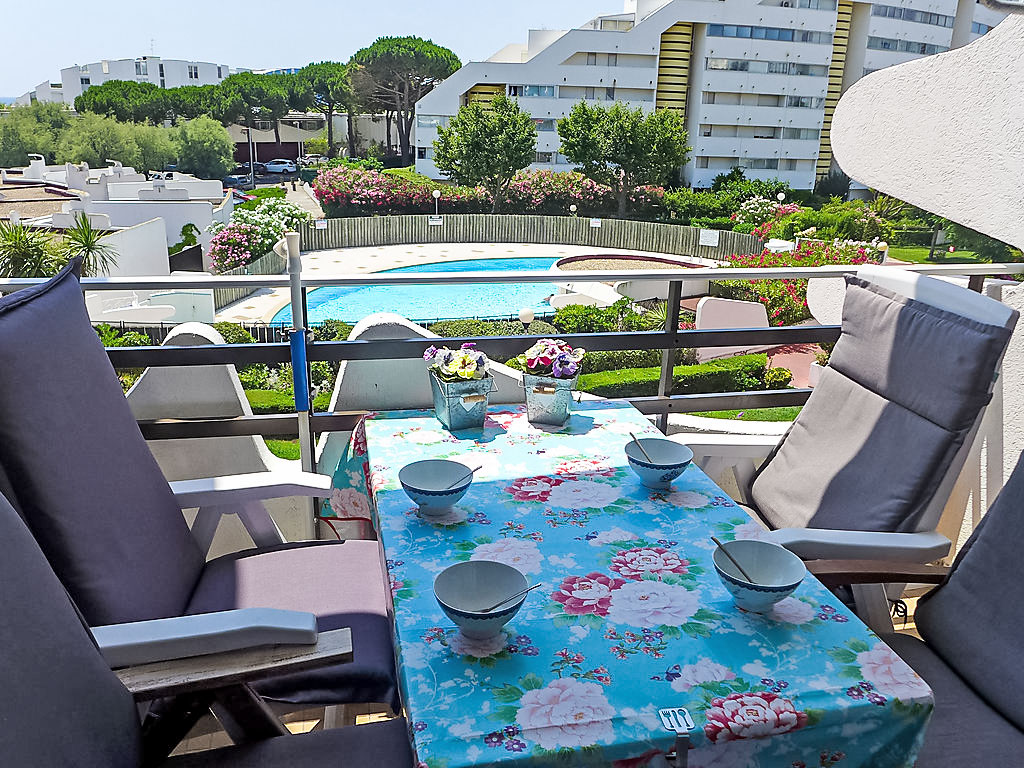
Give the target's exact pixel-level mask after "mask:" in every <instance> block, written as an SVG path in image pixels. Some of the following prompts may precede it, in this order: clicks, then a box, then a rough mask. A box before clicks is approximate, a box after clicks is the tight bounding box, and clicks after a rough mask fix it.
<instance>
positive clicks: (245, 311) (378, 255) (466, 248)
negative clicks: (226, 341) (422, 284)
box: [216, 243, 651, 323]
mask: <svg viewBox="0 0 1024 768" xmlns="http://www.w3.org/2000/svg"><path fill="white" fill-rule="evenodd" d="M595 253H599V254H600V255H602V256H621V255H637V256H645V255H651V254H649V253H647V252H645V251H633V250H625V249H621V248H601V249H595V248H594V247H593V246H584V245H548V244H536V243H427V244H423V245H387V246H379V247H374V246H369V247H362V248H337V249H333V250H329V251H311V252H308V253H304V254H303V255H302V269H303V271H304V272H309V273H311V274H313V275H316V274H317V273H319V274H322V275H336V274H350V273H353V272H380V271H381V270H385V269H394V268H395V267H408V266H411V265H413V264H432V263H434V262H439V261H465V260H467V259H500V258H513V257H518V258H527V257H545V256H550V257H551V258H560V257H563V256H585V255H588V254H595ZM287 303H288V291H287V289H270V288H264V289H261V290H259V291H257V292H256V293H254V294H253V295H252V296H249V297H248V298H246V299H242V300H241V301H236V302H235V303H234V304H230V305H228V306H226V307H224V308H223V309H222V310H221V311H220V312H218V313H217V318H216V319H217V320H218V321H220V320H229V321H231V322H235V323H269V322H271V321H272V320H273V319H274V315H275V314H277V312H278V311H279V310H280V309H281V308H282V307H284V306H285V305H287Z"/></svg>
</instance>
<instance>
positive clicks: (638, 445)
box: [629, 432, 656, 464]
mask: <svg viewBox="0 0 1024 768" xmlns="http://www.w3.org/2000/svg"><path fill="white" fill-rule="evenodd" d="M629 436H630V437H632V438H633V442H634V443H636V447H637V448H639V449H640V453H642V454H643V455H644V456H646V457H647V460H648V461H649V462H651V464H655V463H656V462H655V461H654V459H652V458H651V454H649V453H648V452H647V451H646V450H644V446H643V444H642V443H641V442H640V439H639V438H638V437H637V436H636V435H634V434H633V433H632V432H630V433H629Z"/></svg>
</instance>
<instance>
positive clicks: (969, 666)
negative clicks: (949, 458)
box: [915, 461, 1024, 730]
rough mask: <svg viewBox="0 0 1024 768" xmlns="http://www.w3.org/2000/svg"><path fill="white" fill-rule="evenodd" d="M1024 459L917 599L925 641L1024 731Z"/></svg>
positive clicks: (917, 616) (917, 617)
mask: <svg viewBox="0 0 1024 768" xmlns="http://www.w3.org/2000/svg"><path fill="white" fill-rule="evenodd" d="M1022 542H1024V461H1018V463H1017V466H1016V468H1015V469H1014V470H1013V474H1012V475H1011V476H1010V479H1009V481H1008V482H1007V483H1006V486H1005V487H1004V488H1003V490H1002V491H1001V492H1000V494H999V496H997V497H996V500H995V502H994V503H993V504H992V506H991V507H990V508H989V510H988V512H987V513H986V514H985V516H984V517H983V518H982V519H981V523H980V524H979V525H978V527H977V528H976V529H975V530H974V533H973V534H972V535H971V537H970V538H969V539H968V540H967V543H966V544H965V545H964V546H963V548H962V549H961V550H960V553H959V554H958V555H957V558H956V560H955V561H954V563H953V567H952V569H951V571H950V573H949V576H948V577H947V579H946V581H945V583H944V584H942V585H941V586H940V587H939V588H938V589H935V590H933V591H932V592H931V593H929V594H928V595H926V596H925V597H924V598H922V599H921V600H920V601H919V602H918V606H917V611H916V613H915V621H916V622H917V627H918V630H919V631H920V633H921V636H922V637H923V638H924V639H925V640H926V641H927V642H928V645H929V646H930V647H931V648H932V649H933V650H934V651H935V653H937V654H938V655H939V656H941V657H942V659H943V660H944V661H945V662H946V663H947V664H949V665H950V666H951V667H953V668H954V669H956V670H957V672H958V673H959V674H960V676H961V677H962V678H963V679H964V680H966V681H967V682H968V683H969V684H970V685H971V686H972V687H973V688H974V689H975V690H977V691H978V692H979V693H980V694H981V695H982V696H984V697H985V699H986V700H987V701H989V702H990V703H991V704H992V706H993V707H995V708H996V709H998V710H999V711H1000V712H1002V713H1003V714H1004V715H1005V716H1006V717H1007V718H1009V719H1010V720H1011V721H1012V722H1013V723H1014V724H1016V726H1017V727H1018V728H1020V729H1022V730H1024V705H1022V703H1021V699H1020V691H1021V690H1024V668H1022V667H1021V664H1020V654H1021V651H1022V650H1024V639H1022V637H1024V582H1022V581H1021V575H1022V571H1021V543H1022Z"/></svg>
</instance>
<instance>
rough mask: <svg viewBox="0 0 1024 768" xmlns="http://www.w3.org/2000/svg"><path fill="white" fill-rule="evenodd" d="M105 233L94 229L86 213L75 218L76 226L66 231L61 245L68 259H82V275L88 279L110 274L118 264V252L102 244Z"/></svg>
mask: <svg viewBox="0 0 1024 768" xmlns="http://www.w3.org/2000/svg"><path fill="white" fill-rule="evenodd" d="M103 237H105V233H104V232H103V231H102V230H99V229H96V228H95V227H93V225H92V223H91V222H90V221H89V217H88V216H86V215H85V214H84V213H80V214H78V216H77V217H75V225H74V226H73V227H68V228H67V229H65V230H64V240H63V242H62V243H61V245H60V250H61V252H62V254H63V255H64V256H65V257H66V258H67V259H69V260H70V259H74V258H78V257H81V259H82V274H83V275H84V276H86V277H95V276H96V275H100V274H104V273H109V272H110V270H111V268H112V267H114V266H116V264H117V251H116V250H114V248H112V247H111V246H109V245H107V244H105V243H103V242H101V241H102V239H103Z"/></svg>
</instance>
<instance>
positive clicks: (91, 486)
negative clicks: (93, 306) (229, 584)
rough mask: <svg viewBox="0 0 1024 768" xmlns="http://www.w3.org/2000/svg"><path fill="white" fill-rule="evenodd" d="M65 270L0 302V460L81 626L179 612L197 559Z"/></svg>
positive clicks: (73, 279) (198, 566) (193, 582)
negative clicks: (75, 608) (79, 614)
mask: <svg viewBox="0 0 1024 768" xmlns="http://www.w3.org/2000/svg"><path fill="white" fill-rule="evenodd" d="M73 267H74V265H69V266H68V267H67V268H65V269H64V270H63V271H62V272H61V273H60V274H59V275H57V276H56V277H55V278H53V279H52V280H50V281H49V282H47V283H45V284H43V285H41V286H36V287H32V288H27V289H24V290H21V291H17V292H16V293H12V294H10V295H8V296H5V297H3V298H2V299H0V465H2V466H3V469H4V471H5V473H6V476H7V479H8V482H9V485H10V488H9V490H10V492H12V493H13V494H14V496H15V499H14V500H13V503H14V505H15V506H16V507H17V508H18V510H19V512H20V513H21V514H22V515H23V516H24V518H25V520H26V522H27V523H28V526H29V528H30V529H31V531H32V533H33V535H34V536H35V537H36V540H37V541H38V542H39V545H40V546H41V547H42V549H43V551H44V552H45V553H46V556H47V558H48V559H49V561H50V563H51V565H52V566H53V568H54V570H56V571H57V575H58V576H59V577H60V579H61V581H62V582H63V584H64V586H65V587H66V588H67V590H68V592H69V593H70V594H71V596H72V597H73V598H74V600H75V602H76V603H77V605H78V607H79V608H80V609H81V611H82V613H83V614H84V615H85V617H86V619H87V620H88V621H89V623H90V624H92V625H99V624H111V623H117V622H121V621H138V620H140V619H153V618H160V617H164V616H175V615H179V614H180V613H181V612H182V611H183V610H184V609H185V606H186V604H187V603H188V599H189V595H191V594H192V590H193V589H194V588H195V585H196V581H197V579H198V578H199V572H200V570H201V569H202V566H203V556H202V553H201V552H200V551H199V548H198V546H197V545H196V543H195V541H194V539H193V538H192V536H191V534H190V533H189V530H188V526H187V525H186V523H185V520H184V517H183V516H182V514H181V510H180V508H179V507H178V504H177V503H176V502H175V500H174V495H173V494H172V493H171V490H170V487H169V486H168V485H167V481H166V480H165V479H164V476H163V474H162V473H161V472H160V468H159V467H158V466H157V463H156V461H155V460H154V459H153V455H152V454H151V453H150V451H149V448H147V447H146V442H145V441H144V440H143V439H142V434H141V433H140V432H139V428H138V426H137V425H136V423H135V419H134V418H133V417H132V413H131V410H129V408H128V404H127V402H126V401H125V398H124V393H123V391H122V390H121V385H120V383H119V382H118V379H117V376H116V375H115V373H114V369H113V368H112V367H111V365H110V361H109V360H108V359H107V355H106V353H105V352H104V350H103V347H102V345H101V344H100V341H99V339H98V337H97V336H96V333H95V332H94V331H93V328H92V325H91V324H90V322H89V316H88V314H87V313H86V309H85V302H84V301H83V299H82V292H81V288H80V286H79V283H78V279H77V277H76V275H75V273H74V272H73V271H72V269H73Z"/></svg>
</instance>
